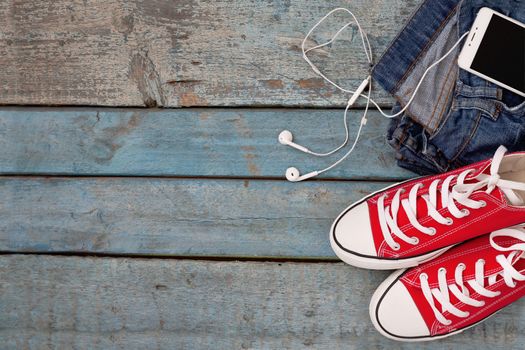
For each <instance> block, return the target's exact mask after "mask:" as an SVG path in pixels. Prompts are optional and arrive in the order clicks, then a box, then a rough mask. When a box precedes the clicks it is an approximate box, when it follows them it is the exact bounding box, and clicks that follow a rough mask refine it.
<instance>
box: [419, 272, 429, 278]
mask: <svg viewBox="0 0 525 350" xmlns="http://www.w3.org/2000/svg"><path fill="white" fill-rule="evenodd" d="M419 278H420V279H421V278H424V279H426V280H428V275H427V274H426V273H424V272H423V273H422V274H421V275H419Z"/></svg>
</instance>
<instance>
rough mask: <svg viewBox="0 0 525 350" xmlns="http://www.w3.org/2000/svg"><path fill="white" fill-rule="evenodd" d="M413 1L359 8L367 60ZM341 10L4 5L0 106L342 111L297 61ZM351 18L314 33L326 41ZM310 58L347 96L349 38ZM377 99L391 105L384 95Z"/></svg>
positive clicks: (356, 45) (248, 4) (235, 4)
mask: <svg viewBox="0 0 525 350" xmlns="http://www.w3.org/2000/svg"><path fill="white" fill-rule="evenodd" d="M418 3H419V0H395V1H392V0H355V1H352V2H351V4H349V7H351V9H352V10H353V11H355V13H356V15H357V16H358V18H360V19H361V22H362V25H363V27H364V29H365V30H366V31H367V32H368V33H369V37H370V41H371V43H372V45H373V47H374V52H375V56H376V57H378V56H379V55H380V53H381V52H383V51H384V50H385V48H386V46H387V44H388V43H389V42H390V41H391V39H392V38H393V37H394V36H395V34H396V33H397V32H398V31H399V30H400V29H401V26H402V25H403V23H404V22H405V21H406V20H407V19H408V17H409V15H410V13H411V12H412V11H413V10H414V9H415V8H416V6H417V4H418ZM339 6H341V1H338V0H327V1H307V0H292V1H274V2H266V1H249V0H234V1H230V0H218V1H211V2H210V1H205V0H198V1H194V0H183V1H177V2H173V1H167V0H152V1H141V0H132V1H127V0H75V1H70V0H56V1H47V0H35V1H31V2H24V1H17V0H5V1H2V2H0V23H2V31H1V32H0V66H1V67H2V69H1V71H0V81H1V84H0V102H1V103H2V104H31V105H36V104H38V105H41V104H43V105H49V104H52V105H57V104H59V105H104V106H150V107H151V106H171V107H178V106H245V105H265V106H334V105H338V106H343V105H344V104H345V102H346V100H345V98H346V99H347V98H348V97H345V96H342V95H341V94H339V93H337V92H336V91H335V89H333V88H331V87H329V86H328V85H327V84H325V83H324V82H323V81H321V80H320V79H318V78H317V76H316V75H315V74H314V73H313V72H312V71H311V70H310V68H309V67H308V65H307V64H306V63H305V62H304V61H303V59H302V55H301V53H300V45H301V42H302V39H303V37H304V35H305V33H307V31H308V30H309V29H310V28H311V27H312V26H313V25H314V24H315V23H316V22H317V20H319V19H320V17H321V16H322V15H324V14H325V13H327V12H328V11H329V10H331V9H333V8H335V7H339ZM347 18H348V17H340V18H336V19H334V21H333V22H332V23H331V24H327V25H326V26H323V27H321V28H320V32H319V34H318V36H316V37H315V38H314V40H317V41H314V40H312V41H310V42H309V44H310V45H311V46H313V45H315V44H316V43H320V42H323V41H326V40H328V39H329V38H330V37H331V35H333V33H335V31H336V30H337V28H338V27H340V26H341V25H343V24H344V23H346V21H347ZM312 57H313V58H314V60H315V61H316V62H318V63H319V65H320V66H321V68H322V69H323V70H324V71H325V72H326V74H327V75H328V76H330V77H333V78H334V79H337V78H339V79H340V80H339V82H340V83H341V84H344V85H345V86H348V87H351V86H358V85H359V83H360V82H361V81H362V79H363V78H364V77H365V76H366V72H367V69H368V65H367V64H366V60H365V57H364V54H363V52H362V48H361V42H360V39H359V35H357V32H356V30H355V28H354V29H352V30H349V31H348V32H346V33H344V34H343V35H342V36H341V38H340V41H338V42H337V43H336V44H334V45H333V47H332V48H331V49H325V50H322V51H321V52H320V53H317V54H313V55H312ZM374 95H376V97H377V99H378V100H379V101H381V102H382V103H387V104H388V103H390V102H391V99H390V97H389V96H387V95H386V94H385V93H382V92H379V91H377V92H376V94H374Z"/></svg>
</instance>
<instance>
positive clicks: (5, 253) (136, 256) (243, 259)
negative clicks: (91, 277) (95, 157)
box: [0, 250, 342, 264]
mask: <svg viewBox="0 0 525 350" xmlns="http://www.w3.org/2000/svg"><path fill="white" fill-rule="evenodd" d="M9 255H44V256H57V257H92V258H115V259H148V260H150V259H159V260H196V261H235V262H273V263H286V262H294V263H309V264H321V263H323V264H326V263H333V264H336V263H342V262H341V261H340V260H339V259H337V258H336V257H335V256H334V257H333V258H332V259H330V258H307V257H299V258H294V257H261V256H192V255H188V256H185V255H150V254H117V253H88V252H51V253H48V252H31V251H22V252H18V251H8V250H6V251H0V256H9Z"/></svg>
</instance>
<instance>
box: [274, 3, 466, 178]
mask: <svg viewBox="0 0 525 350" xmlns="http://www.w3.org/2000/svg"><path fill="white" fill-rule="evenodd" d="M336 12H346V13H348V14H349V15H350V16H351V17H352V19H353V22H349V23H347V24H345V25H344V26H343V27H341V28H340V29H339V30H338V31H337V32H336V33H335V35H334V36H333V37H332V39H330V40H329V41H327V42H325V43H323V44H318V45H316V46H314V47H311V48H308V49H306V47H305V46H306V42H307V40H308V39H309V38H310V36H311V35H312V33H313V31H314V30H315V29H316V28H317V27H318V26H319V25H320V24H321V23H322V22H324V21H325V20H326V19H327V18H328V17H330V16H331V15H332V14H334V13H336ZM352 23H355V25H356V26H357V29H358V31H359V34H360V36H361V42H362V44H363V49H364V52H365V55H366V59H367V61H368V64H369V65H370V66H371V67H372V66H373V65H374V61H373V55H372V47H371V45H370V42H369V41H368V36H367V34H366V32H365V31H364V30H363V28H361V25H360V24H359V21H358V20H357V18H356V17H355V16H354V14H353V13H352V12H351V11H350V10H348V9H345V8H336V9H334V10H332V11H330V12H329V13H328V14H326V15H325V16H324V17H323V18H321V20H319V22H317V23H316V24H315V25H314V26H313V27H312V29H310V31H309V32H308V34H306V37H305V38H304V39H303V42H302V45H301V49H302V52H303V58H304V59H305V60H306V62H307V63H308V65H310V67H311V68H312V69H313V71H314V72H315V73H316V74H317V75H319V76H320V77H321V78H323V79H324V80H325V81H326V82H328V83H329V84H330V85H332V86H334V87H335V88H337V89H338V90H340V91H342V92H345V93H351V94H352V97H351V98H350V99H349V100H348V103H347V105H346V109H345V111H344V114H343V122H344V129H345V134H346V137H345V140H344V142H343V143H342V144H341V145H340V146H339V147H337V148H335V149H333V150H332V151H330V152H326V153H317V152H314V151H310V150H309V149H308V148H306V147H304V146H301V145H298V144H296V143H294V142H293V135H292V133H291V132H290V131H288V130H284V131H282V132H281V133H280V134H279V142H280V143H281V144H283V145H287V146H290V147H293V148H295V149H297V150H299V151H302V152H305V153H308V154H311V155H314V156H317V157H327V156H330V155H332V154H334V153H336V152H338V151H339V150H340V149H342V148H343V147H345V146H346V145H347V144H348V140H349V130H348V124H347V113H348V110H349V109H350V108H351V107H352V106H353V105H354V103H355V102H356V101H357V99H358V98H359V97H364V98H365V99H366V107H365V110H364V112H363V116H362V118H361V123H359V129H358V131H357V135H356V137H355V139H354V142H353V143H352V146H351V147H350V149H349V150H348V151H347V152H346V154H345V155H344V156H343V157H341V158H340V159H339V160H337V161H336V162H335V163H333V164H332V165H330V166H329V167H327V168H325V169H322V170H318V171H314V172H311V173H308V174H306V175H303V176H301V174H300V172H299V170H298V169H297V168H293V167H291V168H288V169H287V170H286V179H287V180H288V181H291V182H299V181H303V180H306V179H309V178H312V177H314V176H317V175H319V174H322V173H324V172H326V171H329V170H331V169H333V168H334V167H336V166H338V165H339V164H341V162H343V161H344V160H345V159H346V158H348V156H349V155H350V154H351V153H352V152H353V151H354V149H355V147H356V144H357V142H358V141H359V138H360V136H361V131H362V129H363V126H364V125H365V124H366V122H367V118H366V117H367V113H368V109H369V107H370V104H372V105H373V106H374V107H375V108H376V109H377V111H378V112H379V113H381V114H382V115H383V116H385V117H386V118H395V117H397V116H400V115H401V114H403V113H404V112H405V111H406V110H407V108H408V107H409V105H410V104H411V103H412V102H413V100H414V98H415V96H416V94H417V92H418V91H419V88H420V87H421V85H422V83H423V81H424V79H425V78H426V76H427V74H428V72H429V71H430V70H431V69H433V68H434V67H435V66H437V65H438V64H439V63H440V62H441V61H443V60H444V59H445V58H446V57H448V56H449V55H450V54H452V53H453V52H454V50H455V49H456V47H457V46H458V45H459V44H460V43H461V42H462V41H463V39H464V38H465V37H466V36H467V35H468V32H466V33H464V34H463V35H462V36H461V37H460V38H459V39H458V41H457V42H456V43H455V44H454V45H453V46H452V47H451V48H450V49H449V51H447V52H446V53H445V54H444V55H443V56H442V57H441V58H440V59H438V60H437V61H435V62H434V63H433V64H431V65H430V66H429V67H428V68H427V69H426V70H425V72H424V73H423V75H422V76H421V78H420V80H419V83H418V84H417V86H416V87H415V89H414V91H413V92H412V95H411V97H410V99H409V100H408V102H407V103H405V105H404V107H403V108H402V109H401V110H400V111H398V112H397V113H395V114H392V115H389V114H386V113H385V112H383V110H382V109H381V107H380V106H379V105H378V103H377V102H376V101H374V100H373V99H372V98H371V91H372V76H368V77H367V78H366V79H365V80H363V82H362V83H361V84H360V85H359V87H358V88H357V89H356V90H350V89H345V88H343V87H341V86H339V85H338V84H337V83H335V82H334V81H332V80H330V79H329V78H328V77H327V76H326V75H324V74H323V73H322V72H321V71H320V70H319V69H318V68H317V67H316V66H315V65H314V64H313V63H312V62H311V61H310V59H309V58H308V56H307V54H308V53H309V52H310V51H314V50H317V49H320V48H322V47H325V46H327V45H330V44H331V43H333V42H334V41H335V39H336V38H337V36H339V34H341V32H343V31H344V30H345V29H346V28H348V27H349V26H350V25H351V24H352ZM367 86H368V87H369V89H368V92H367V93H366V94H364V91H365V89H366V87H367Z"/></svg>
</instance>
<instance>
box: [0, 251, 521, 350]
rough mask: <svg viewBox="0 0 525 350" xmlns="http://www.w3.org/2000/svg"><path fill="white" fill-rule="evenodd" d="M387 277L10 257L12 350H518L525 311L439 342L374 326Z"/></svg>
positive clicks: (299, 268) (6, 296) (335, 269)
mask: <svg viewBox="0 0 525 350" xmlns="http://www.w3.org/2000/svg"><path fill="white" fill-rule="evenodd" d="M386 275H387V274H386V273H385V272H382V271H366V270H361V269H355V268H352V267H349V266H347V265H344V264H342V263H338V264H333V263H331V264H325V263H316V264H309V263H301V264H295V263H258V262H213V261H187V260H169V259H164V260H158V259H109V258H89V257H84V258H78V257H50V256H39V257H35V256H16V255H14V256H1V257H0V281H2V282H1V283H0V291H1V297H0V343H1V344H2V346H1V347H2V349H6V350H11V349H13V350H15V349H16V350H18V349H49V348H51V349H53V348H54V349H70V348H73V349H104V350H106V349H110V350H111V349H131V350H134V349H137V350H139V349H169V350H171V349H192V350H193V349H310V348H311V349H344V350H354V349H355V350H362V349H414V350H415V349H417V350H437V349H451V350H452V349H461V350H480V349H491V350H520V349H523V344H524V342H525V303H524V300H521V301H519V302H516V303H514V304H513V305H511V306H509V307H508V308H506V309H505V310H503V311H502V312H500V313H498V314H496V315H495V316H493V317H492V318H490V319H489V320H487V321H486V322H484V323H482V324H480V325H478V326H476V327H474V328H472V329H469V330H467V331H465V332H463V333H461V334H459V335H457V336H454V337H451V338H447V339H445V340H441V341H437V342H427V343H411V344H409V343H397V342H394V341H392V340H388V339H386V338H384V337H383V336H381V335H380V334H379V333H377V332H376V331H375V329H374V328H373V326H372V324H371V323H370V321H369V316H368V303H369V299H370V295H371V294H372V292H373V291H374V289H375V288H376V287H377V285H379V283H380V282H381V281H382V280H383V279H384V278H385V276H386Z"/></svg>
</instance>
